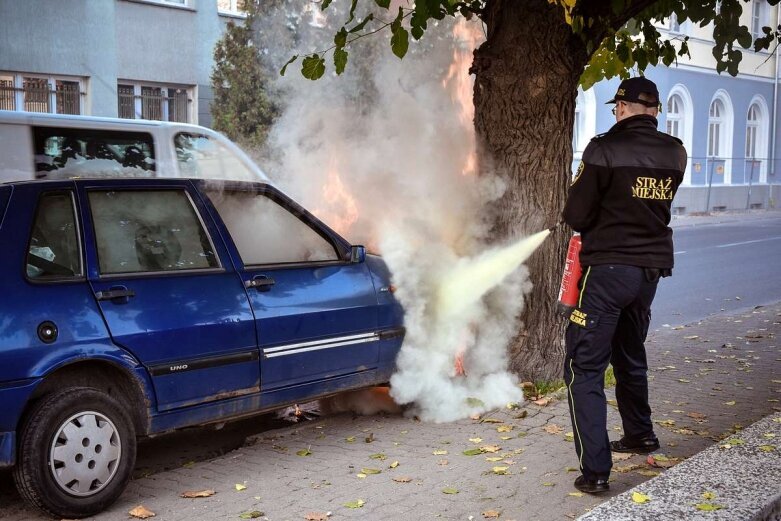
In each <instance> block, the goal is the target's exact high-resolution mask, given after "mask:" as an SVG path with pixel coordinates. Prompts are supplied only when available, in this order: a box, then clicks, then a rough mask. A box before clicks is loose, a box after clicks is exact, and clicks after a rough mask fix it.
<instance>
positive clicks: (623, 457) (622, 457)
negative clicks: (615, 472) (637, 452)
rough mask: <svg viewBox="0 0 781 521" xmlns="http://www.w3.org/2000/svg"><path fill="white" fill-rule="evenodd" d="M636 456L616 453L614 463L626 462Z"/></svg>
mask: <svg viewBox="0 0 781 521" xmlns="http://www.w3.org/2000/svg"><path fill="white" fill-rule="evenodd" d="M632 456H634V454H628V453H621V452H614V453H613V461H625V460H628V459H629V458H631V457H632Z"/></svg>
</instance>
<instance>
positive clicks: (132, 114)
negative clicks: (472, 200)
mask: <svg viewBox="0 0 781 521" xmlns="http://www.w3.org/2000/svg"><path fill="white" fill-rule="evenodd" d="M191 102H192V88H191V87H173V86H160V85H144V84H132V83H129V82H128V83H119V84H117V114H118V116H119V117H120V118H125V119H150V120H155V121H178V122H180V123H190V122H191V119H192V118H191V116H190V112H191V106H190V105H191Z"/></svg>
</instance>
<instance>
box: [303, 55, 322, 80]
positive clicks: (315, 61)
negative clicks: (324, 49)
mask: <svg viewBox="0 0 781 521" xmlns="http://www.w3.org/2000/svg"><path fill="white" fill-rule="evenodd" d="M301 74H302V75H303V76H304V78H306V79H308V80H318V79H320V78H322V76H323V74H325V59H323V58H321V57H320V55H319V54H313V55H311V56H307V57H306V58H304V61H303V62H302V63H301Z"/></svg>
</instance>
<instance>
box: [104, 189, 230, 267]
mask: <svg viewBox="0 0 781 521" xmlns="http://www.w3.org/2000/svg"><path fill="white" fill-rule="evenodd" d="M89 204H90V210H91V212H92V221H93V224H94V227H95V242H96V245H97V250H98V264H99V266H100V273H101V275H111V274H117V273H139V272H165V271H179V270H198V269H208V268H217V267H219V265H220V264H219V260H218V258H217V255H216V254H215V252H214V247H213V245H212V243H211V241H210V240H209V236H208V235H207V233H206V230H204V227H203V224H202V223H201V221H200V218H199V217H198V214H197V212H196V210H195V208H194V207H193V204H192V201H191V200H190V198H189V196H188V195H187V193H186V192H185V191H184V190H116V191H111V190H92V191H90V192H89Z"/></svg>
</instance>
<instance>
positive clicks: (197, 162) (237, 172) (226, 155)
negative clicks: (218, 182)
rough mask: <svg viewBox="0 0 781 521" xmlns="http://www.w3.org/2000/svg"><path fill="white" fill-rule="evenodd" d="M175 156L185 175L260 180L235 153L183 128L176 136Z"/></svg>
mask: <svg viewBox="0 0 781 521" xmlns="http://www.w3.org/2000/svg"><path fill="white" fill-rule="evenodd" d="M174 147H175V149H176V160H177V161H178V163H179V172H180V173H181V175H182V176H183V177H198V178H201V179H232V180H234V181H257V180H258V179H257V176H256V175H255V174H254V173H253V172H252V171H251V170H250V169H249V168H247V167H246V166H245V165H244V163H242V161H241V159H239V157H238V156H236V154H234V153H233V152H232V151H231V150H229V149H228V148H227V147H225V146H224V145H223V144H222V143H220V142H218V141H217V140H215V139H212V138H210V137H208V136H204V135H200V134H188V133H184V132H180V133H179V134H177V135H176V137H175V138H174Z"/></svg>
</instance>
